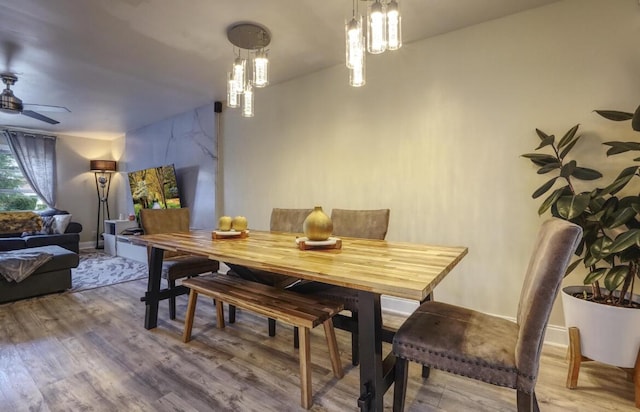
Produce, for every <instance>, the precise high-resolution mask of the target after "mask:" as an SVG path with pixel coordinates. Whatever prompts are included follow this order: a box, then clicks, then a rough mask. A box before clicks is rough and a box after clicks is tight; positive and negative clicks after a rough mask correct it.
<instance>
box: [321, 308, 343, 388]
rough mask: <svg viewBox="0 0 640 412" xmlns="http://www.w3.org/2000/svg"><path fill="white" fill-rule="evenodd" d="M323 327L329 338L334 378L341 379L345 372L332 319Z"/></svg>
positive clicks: (325, 322) (328, 345)
mask: <svg viewBox="0 0 640 412" xmlns="http://www.w3.org/2000/svg"><path fill="white" fill-rule="evenodd" d="M322 326H324V335H325V337H326V338H327V347H328V348H329V359H331V368H332V369H333V376H335V377H336V378H338V379H341V378H342V377H343V376H344V371H343V370H342V363H341V362H340V352H339V351H338V342H337V341H336V331H335V329H334V328H333V320H332V319H331V318H329V319H327V320H325V321H324V322H323V323H322Z"/></svg>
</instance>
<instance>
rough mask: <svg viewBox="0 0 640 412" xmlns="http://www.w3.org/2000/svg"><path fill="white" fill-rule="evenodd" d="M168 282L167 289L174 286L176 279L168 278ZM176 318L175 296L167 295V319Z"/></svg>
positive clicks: (171, 288)
mask: <svg viewBox="0 0 640 412" xmlns="http://www.w3.org/2000/svg"><path fill="white" fill-rule="evenodd" d="M168 283H169V290H173V288H175V287H176V281H175V280H170V281H168ZM175 318H176V297H175V296H173V295H172V296H169V319H171V320H173V319H175Z"/></svg>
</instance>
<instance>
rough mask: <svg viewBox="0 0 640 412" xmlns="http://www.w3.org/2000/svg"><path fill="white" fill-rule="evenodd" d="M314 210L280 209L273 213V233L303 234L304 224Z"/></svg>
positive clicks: (275, 209) (271, 226)
mask: <svg viewBox="0 0 640 412" xmlns="http://www.w3.org/2000/svg"><path fill="white" fill-rule="evenodd" d="M312 211H313V209H279V208H273V210H272V211H271V223H270V229H271V231H272V232H289V233H302V232H303V229H302V223H303V222H304V220H305V219H306V218H307V216H309V213H311V212H312Z"/></svg>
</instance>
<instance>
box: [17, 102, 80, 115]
mask: <svg viewBox="0 0 640 412" xmlns="http://www.w3.org/2000/svg"><path fill="white" fill-rule="evenodd" d="M22 107H23V108H24V109H29V110H38V111H41V112H52V113H71V110H69V109H67V108H66V107H64V106H51V105H49V104H31V103H24V104H23V105H22Z"/></svg>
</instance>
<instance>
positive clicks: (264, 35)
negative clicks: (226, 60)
mask: <svg viewBox="0 0 640 412" xmlns="http://www.w3.org/2000/svg"><path fill="white" fill-rule="evenodd" d="M227 38H228V39H229V41H230V42H231V44H233V45H234V46H235V47H237V48H238V55H237V57H236V58H235V60H234V62H233V66H232V68H231V72H229V73H227V107H231V108H236V107H241V114H242V116H243V117H253V115H254V87H265V86H266V85H267V84H269V58H268V56H267V50H266V49H265V47H267V46H268V45H269V43H270V42H271V35H270V34H269V31H268V30H267V29H266V28H265V27H262V26H260V25H258V24H255V23H237V24H233V25H231V26H230V27H229V28H228V29H227ZM234 50H235V48H234ZM245 51H246V58H243V52H245ZM247 62H249V63H247ZM249 69H251V71H252V73H251V75H249V74H248V70H249Z"/></svg>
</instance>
